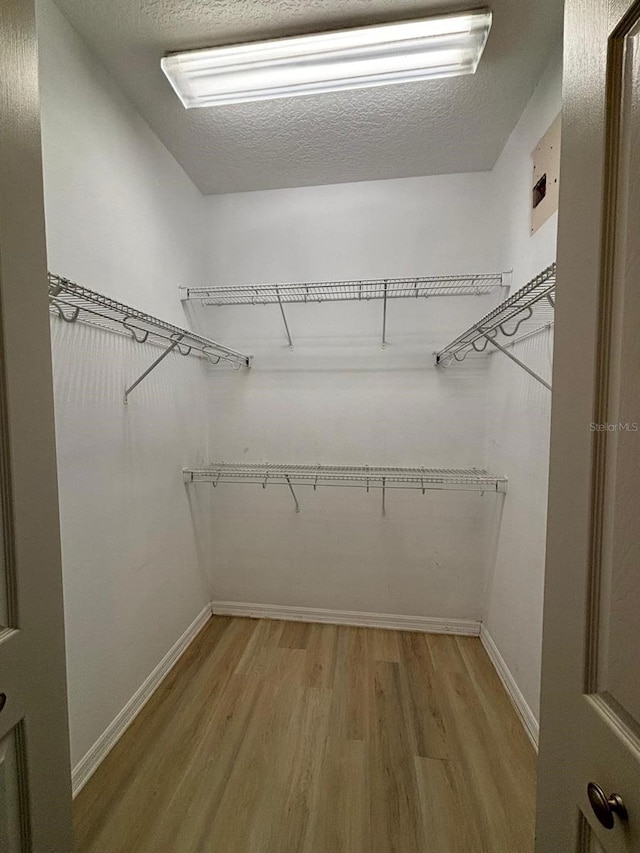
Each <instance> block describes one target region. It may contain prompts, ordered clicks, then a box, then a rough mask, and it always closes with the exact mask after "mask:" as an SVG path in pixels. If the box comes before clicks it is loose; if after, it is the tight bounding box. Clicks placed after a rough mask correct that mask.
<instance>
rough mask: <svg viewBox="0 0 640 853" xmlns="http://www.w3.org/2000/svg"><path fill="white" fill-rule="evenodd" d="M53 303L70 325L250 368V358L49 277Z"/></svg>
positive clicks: (59, 278) (54, 311) (127, 306)
mask: <svg viewBox="0 0 640 853" xmlns="http://www.w3.org/2000/svg"><path fill="white" fill-rule="evenodd" d="M48 282H49V302H50V307H51V311H52V313H54V314H55V315H57V316H59V317H60V318H61V319H62V320H64V321H66V322H67V323H75V322H76V321H78V320H80V321H81V322H85V323H88V324H90V325H92V326H98V327H99V328H101V329H107V330H109V331H114V332H119V333H121V334H122V333H125V334H127V335H128V336H130V337H131V338H133V340H135V341H137V342H138V343H152V344H161V345H167V344H168V345H169V346H170V347H172V348H173V349H175V350H177V352H179V353H180V354H181V355H193V356H198V357H199V358H205V359H207V360H208V361H209V362H210V363H212V364H218V363H220V362H223V363H225V364H229V365H231V366H232V367H234V368H240V367H249V366H250V363H251V359H250V357H249V356H247V355H243V354H242V353H239V352H236V351H235V350H232V349H229V348H228V347H225V346H223V345H222V344H219V343H216V342H215V341H212V340H209V339H208V338H205V337H202V336H201V335H197V334H195V333H194V332H190V331H187V330H186V329H182V328H180V327H179V326H174V325H173V324H171V323H167V322H165V321H164V320H160V319H158V318H157V317H153V316H151V315H150V314H145V313H144V312H143V311H138V310H137V309H136V308H131V307H130V306H129V305H124V304H123V303H122V302H117V301H116V300H115V299H110V298H109V297H108V296H103V295H102V294H101V293H96V292H95V291H93V290H89V289H88V288H86V287H82V285H79V284H75V283H74V282H72V281H69V280H68V279H66V278H62V277H61V276H58V275H54V274H52V273H49V276H48Z"/></svg>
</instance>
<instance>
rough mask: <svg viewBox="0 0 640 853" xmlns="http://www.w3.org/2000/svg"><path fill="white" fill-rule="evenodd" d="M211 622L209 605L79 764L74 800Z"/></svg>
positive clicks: (73, 782)
mask: <svg viewBox="0 0 640 853" xmlns="http://www.w3.org/2000/svg"><path fill="white" fill-rule="evenodd" d="M210 618H211V605H210V604H208V605H207V606H206V607H204V608H203V609H202V611H201V612H200V613H199V614H198V615H197V616H196V618H195V619H194V620H193V622H192V623H191V625H189V627H188V628H187V630H186V631H185V632H184V634H182V636H181V637H179V638H178V639H177V640H176V642H175V643H174V644H173V646H171V648H170V649H169V651H168V652H167V653H166V655H165V656H164V657H163V658H162V660H161V661H160V663H159V664H158V665H157V666H156V667H155V669H154V670H153V671H152V672H151V673H150V675H149V676H147V678H146V679H145V680H144V682H143V683H142V684H141V685H140V687H139V688H138V689H137V690H136V692H135V693H134V694H133V696H132V697H131V699H129V701H128V702H127V704H126V705H125V706H124V708H123V709H122V710H121V711H120V713H119V714H118V715H117V716H116V718H115V719H114V720H112V722H111V723H109V725H108V726H107V728H106V729H105V730H104V732H103V733H102V734H101V735H100V737H99V738H98V740H97V741H96V742H95V743H94V744H93V746H92V747H91V748H90V749H89V751H88V752H87V753H86V755H85V756H84V757H83V758H81V759H80V761H79V762H78V763H77V764H76V766H75V767H74V768H73V772H72V774H71V785H72V788H73V796H74V797H75V796H76V794H78V793H79V792H80V791H81V790H82V788H83V787H84V786H85V785H86V784H87V782H88V781H89V779H90V778H91V776H92V775H93V774H94V773H95V771H96V770H97V769H98V766H99V765H100V763H101V762H102V761H104V759H105V758H106V756H107V753H108V752H109V751H110V750H111V749H112V748H113V747H114V746H115V744H116V743H117V741H118V740H119V739H120V738H121V737H122V735H123V734H124V732H125V730H126V729H127V728H128V727H129V725H130V724H131V723H132V722H133V720H134V718H135V717H136V716H137V715H138V714H139V713H140V711H141V710H142V709H143V708H144V706H145V705H146V704H147V702H148V701H149V699H150V698H151V696H152V695H153V693H154V691H155V690H156V689H157V688H158V687H159V686H160V684H161V682H162V680H163V679H164V678H165V677H166V676H167V675H168V673H169V672H170V670H171V669H172V668H173V666H174V665H175V664H176V663H177V661H178V658H179V657H180V656H181V655H182V653H183V652H184V651H185V650H186V649H187V646H189V644H190V643H191V642H193V640H194V639H195V637H196V636H197V634H199V633H200V631H201V630H202V628H203V627H204V626H205V625H206V623H207V622H208V621H209V619H210Z"/></svg>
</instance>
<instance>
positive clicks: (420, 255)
mask: <svg viewBox="0 0 640 853" xmlns="http://www.w3.org/2000/svg"><path fill="white" fill-rule="evenodd" d="M491 186H492V185H491V176H490V175H489V174H477V173H476V174H468V175H450V176H444V177H443V176H440V177H430V178H418V179H406V180H393V181H379V182H372V183H360V184H342V185H338V186H324V187H312V188H303V189H288V190H278V191H268V192H259V193H246V194H239V195H229V196H215V197H209V198H207V199H206V200H205V208H206V212H207V217H208V219H207V222H208V228H209V243H210V246H211V253H210V257H209V275H208V279H207V280H208V281H211V282H224V283H229V284H235V283H247V282H256V281H283V282H286V281H296V280H300V281H309V280H311V281H313V280H322V279H328V280H331V279H341V278H349V277H354V278H373V277H384V276H390V277H397V276H402V275H420V274H438V273H447V272H449V273H450V272H461V273H462V272H469V271H476V272H487V271H495V270H496V269H498V268H499V266H500V265H499V255H500V247H499V236H498V233H497V230H496V226H495V213H494V207H493V198H492V193H491ZM498 298H499V294H498V293H496V294H495V295H493V296H491V297H465V298H449V299H433V300H430V301H421V302H417V301H416V302H407V301H406V300H398V301H395V302H391V303H390V304H389V320H388V329H389V331H388V338H389V345H388V346H387V348H386V349H384V350H383V349H381V346H380V330H381V319H382V303H381V302H372V303H366V304H357V303H352V304H348V303H346V304H345V303H338V304H324V305H315V306H314V305H307V306H305V305H293V306H289V308H288V309H287V313H288V319H289V324H290V327H291V331H292V335H293V337H294V343H295V348H294V350H293V352H290V351H289V349H288V347H287V342H286V338H285V335H284V331H283V328H282V322H281V318H280V314H279V311H278V309H277V307H275V308H274V307H269V306H263V307H258V306H256V307H251V308H223V309H214V308H194V307H193V306H191V307H190V309H189V310H190V314H191V315H192V318H193V320H194V322H195V323H196V324H197V325H198V326H199V328H200V329H201V330H203V331H205V332H207V333H208V334H212V335H214V336H215V335H218V336H219V337H223V338H224V340H225V341H227V342H228V343H229V344H230V345H231V346H235V347H238V348H244V349H245V350H247V349H248V350H249V351H250V352H253V353H254V354H255V356H256V358H255V361H254V366H253V368H252V370H251V371H250V373H249V374H247V375H246V376H243V377H235V376H230V377H220V378H218V377H216V380H215V381H212V383H211V390H210V402H211V452H212V457H213V459H219V460H227V461H238V460H247V461H273V462H312V463H314V462H321V463H329V464H331V463H339V464H346V465H349V464H353V465H362V464H371V465H377V464H389V465H408V466H411V465H425V466H428V467H440V466H451V467H467V466H469V467H471V466H476V467H481V466H482V465H483V462H484V420H485V399H486V369H487V364H486V362H485V361H483V360H476V361H474V360H472V359H469V360H468V361H467V362H465V364H464V365H459V366H457V367H456V368H455V369H451V370H450V371H443V370H442V369H436V368H435V367H434V365H433V352H434V351H435V350H436V349H438V348H439V347H441V346H443V345H444V344H446V343H447V342H448V340H449V339H451V338H452V337H454V336H455V335H457V334H459V333H460V332H461V331H463V330H464V328H465V327H466V326H467V325H469V323H470V322H472V321H473V320H475V319H476V318H477V317H478V316H479V315H481V314H482V313H484V312H486V311H487V310H489V308H490V307H491V306H492V305H493V304H494V303H495V301H496V300H497V299H498ZM213 459H212V461H213ZM194 488H196V489H203V488H205V487H203V486H195V487H194ZM299 499H300V501H301V504H302V513H301V514H300V515H296V514H295V512H294V507H293V503H292V501H291V497H290V495H289V494H288V493H287V491H286V489H285V490H281V491H278V490H277V489H276V488H273V489H271V490H267V491H266V492H263V491H262V490H261V489H259V488H255V487H254V488H253V489H252V488H250V487H248V486H233V487H232V486H225V487H220V488H219V489H217V491H216V494H215V497H214V514H213V540H214V553H213V576H212V585H213V590H214V597H215V598H217V599H221V600H233V601H244V602H259V603H271V604H283V605H284V604H286V605H302V606H309V607H322V608H333V609H344V610H362V611H372V612H383V613H384V612H386V613H389V612H391V613H399V614H415V615H423V616H440V617H452V618H455V617H457V618H469V619H479V618H480V616H481V612H482V601H481V598H482V592H483V589H484V583H485V564H484V555H483V536H484V531H485V529H486V526H487V519H488V518H489V517H490V514H491V512H492V510H493V507H494V506H495V504H496V502H497V501H498V500H500V499H499V498H497V497H496V496H495V495H485V496H484V497H480V496H479V495H477V494H460V493H458V494H451V493H448V492H432V493H430V494H427V495H426V496H424V497H423V496H422V495H421V494H420V493H411V492H396V493H392V494H390V495H389V497H388V515H387V517H386V518H384V519H381V517H380V496H379V495H378V494H376V495H371V494H370V495H367V494H366V493H363V492H355V491H353V490H350V491H346V490H345V491H343V490H336V489H331V490H326V491H324V492H322V491H320V490H319V491H318V492H317V493H315V494H314V493H313V492H312V491H306V490H301V491H300V494H299Z"/></svg>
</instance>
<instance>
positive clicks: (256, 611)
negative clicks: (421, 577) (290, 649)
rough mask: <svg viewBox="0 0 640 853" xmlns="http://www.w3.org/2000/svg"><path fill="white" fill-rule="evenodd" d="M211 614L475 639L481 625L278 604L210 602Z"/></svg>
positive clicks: (463, 620) (471, 620) (469, 620)
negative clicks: (455, 635) (386, 629)
mask: <svg viewBox="0 0 640 853" xmlns="http://www.w3.org/2000/svg"><path fill="white" fill-rule="evenodd" d="M211 612H212V613H213V614H214V615H219V616H223V615H224V616H249V617H251V618H253V619H283V620H285V621H290V622H320V623H323V624H329V625H360V626H364V627H366V628H389V629H391V630H396V631H424V632H427V633H431V634H459V635H461V636H465V637H477V636H479V634H480V622H477V621H475V620H473V619H440V618H437V617H435V616H404V615H402V614H395V613H363V612H361V611H359V610H323V609H322V608H318V607H288V606H286V605H279V604H249V603H247V602H244V601H212V602H211Z"/></svg>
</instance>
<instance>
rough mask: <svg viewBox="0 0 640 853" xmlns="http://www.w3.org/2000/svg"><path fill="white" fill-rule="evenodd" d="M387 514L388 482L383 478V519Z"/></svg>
mask: <svg viewBox="0 0 640 853" xmlns="http://www.w3.org/2000/svg"><path fill="white" fill-rule="evenodd" d="M386 514H387V481H386V479H385V478H384V477H383V478H382V517H383V518H384V516H385V515H386Z"/></svg>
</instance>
